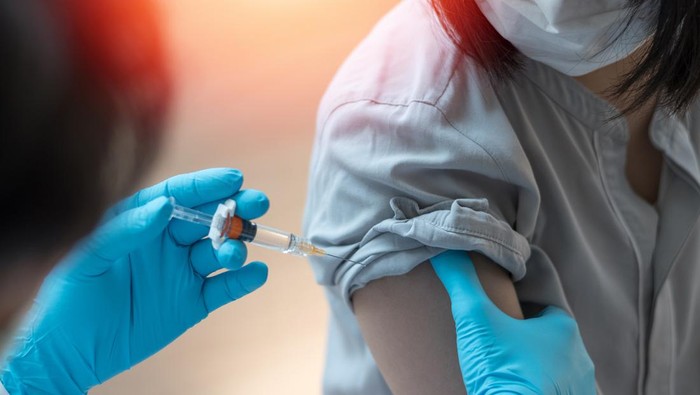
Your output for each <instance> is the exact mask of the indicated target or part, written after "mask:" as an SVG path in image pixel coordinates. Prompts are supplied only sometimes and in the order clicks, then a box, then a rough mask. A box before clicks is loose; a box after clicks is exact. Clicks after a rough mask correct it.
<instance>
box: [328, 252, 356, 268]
mask: <svg viewBox="0 0 700 395" xmlns="http://www.w3.org/2000/svg"><path fill="white" fill-rule="evenodd" d="M325 255H326V256H330V257H333V258H335V259H340V260H341V261H348V262H352V263H355V264H358V265H361V263H360V262H357V261H353V260H352V259H348V258H343V257H340V256H338V255H333V254H329V253H327V252H326V253H325Z"/></svg>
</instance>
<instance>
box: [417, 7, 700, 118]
mask: <svg viewBox="0 0 700 395" xmlns="http://www.w3.org/2000/svg"><path fill="white" fill-rule="evenodd" d="M431 2H432V5H433V8H434V9H435V11H436V13H437V15H438V16H439V18H440V21H441V22H442V24H443V27H444V28H445V30H446V31H447V32H448V34H449V35H450V37H451V38H452V39H453V41H454V42H455V43H456V44H457V45H458V47H459V48H460V49H461V50H462V51H463V52H464V53H465V54H466V55H467V56H469V57H471V58H472V59H474V61H475V62H476V63H477V64H479V65H480V66H481V67H482V68H483V69H485V70H486V71H487V72H488V73H489V74H490V75H491V76H492V77H498V78H503V77H507V76H509V75H510V74H511V73H512V72H513V71H514V70H515V69H516V68H517V67H518V65H519V57H520V56H522V54H521V52H522V53H524V54H526V55H529V56H530V57H533V58H535V59H537V60H542V59H538V55H539V56H540V57H541V56H548V57H550V58H551V59H549V61H545V63H549V64H550V65H553V67H555V68H558V69H560V71H564V72H566V71H572V72H573V74H572V75H580V74H583V73H585V72H587V71H591V70H592V69H594V66H596V63H600V64H601V66H602V65H605V62H606V61H607V62H608V63H609V62H611V61H614V60H616V59H619V58H620V57H623V56H626V55H627V54H629V53H631V52H632V51H633V50H634V49H635V48H636V47H638V46H639V45H640V44H641V43H643V42H645V41H646V39H648V42H647V43H646V44H645V48H649V49H648V51H647V53H646V54H645V56H644V57H643V58H642V61H641V62H639V64H637V65H636V67H635V68H634V69H633V70H632V71H631V72H629V73H628V74H627V75H625V76H624V77H623V78H622V79H621V80H620V81H619V84H618V85H617V86H615V87H614V88H613V90H614V91H613V92H612V94H613V95H615V96H625V101H624V102H625V103H629V105H628V108H626V109H625V112H630V111H633V110H634V109H636V108H638V107H640V106H641V105H643V104H644V103H645V102H646V100H648V99H649V98H652V97H654V98H656V99H657V100H658V101H659V103H660V104H661V105H662V106H663V107H666V108H667V109H669V110H671V111H674V112H681V111H683V110H685V109H686V108H687V107H688V105H689V104H690V103H691V102H692V101H693V100H694V99H695V98H696V96H697V92H698V90H699V89H700V73H699V72H698V71H697V70H700V0H660V1H654V0H606V1H604V2H587V1H584V0H555V1H553V2H542V1H538V0H529V1H520V2H511V1H509V0H431ZM499 32H500V33H499ZM523 33H524V34H523ZM567 35H568V36H567ZM504 37H505V38H504ZM538 37H539V38H538ZM601 38H604V39H601ZM509 40H510V41H509ZM518 49H520V50H521V51H519V50H518ZM589 49H590V50H595V51H593V52H591V53H589V54H588V55H587V56H585V55H584V54H586V53H587V50H589ZM557 54H559V55H560V56H561V58H560V59H555V57H556V56H557ZM578 55H580V56H581V61H580V62H577V59H576V57H577V56H578ZM593 59H595V62H593V61H589V60H593ZM557 66H559V67H557ZM576 72H578V74H576Z"/></svg>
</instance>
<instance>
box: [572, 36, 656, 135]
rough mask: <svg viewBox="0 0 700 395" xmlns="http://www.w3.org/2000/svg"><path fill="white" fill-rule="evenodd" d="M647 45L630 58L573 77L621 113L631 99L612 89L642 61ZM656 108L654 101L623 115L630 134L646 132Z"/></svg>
mask: <svg viewBox="0 0 700 395" xmlns="http://www.w3.org/2000/svg"><path fill="white" fill-rule="evenodd" d="M646 50H647V45H643V46H641V47H639V48H638V49H637V50H636V51H635V52H633V53H632V54H631V55H630V56H628V57H626V58H624V59H622V60H620V61H618V62H615V63H613V64H611V65H608V66H605V67H603V68H601V69H598V70H596V71H593V72H591V73H588V74H584V75H582V76H578V77H574V79H575V80H576V81H578V82H579V83H580V84H581V85H583V86H584V87H586V88H588V90H590V91H591V92H593V93H595V94H596V95H597V96H599V97H600V98H602V99H604V100H605V101H607V102H608V103H610V104H611V105H612V106H613V107H615V108H616V109H617V110H618V111H623V110H624V109H625V108H626V107H627V105H628V103H630V101H631V99H632V95H631V94H627V93H623V94H622V95H615V94H614V89H615V86H617V85H618V84H619V83H620V82H622V80H623V79H624V78H625V77H626V76H627V75H628V74H629V73H630V72H632V71H633V70H634V68H635V67H636V66H637V65H638V64H639V62H641V61H642V59H643V57H644V54H645V53H646ZM655 107H656V99H655V98H654V99H651V100H649V101H647V102H646V103H645V104H644V105H643V106H640V107H638V108H634V109H633V110H632V111H629V112H628V113H626V114H625V118H626V119H627V124H628V126H629V129H630V133H631V134H635V133H642V132H646V131H648V129H649V124H650V123H651V118H652V116H653V114H654V109H655Z"/></svg>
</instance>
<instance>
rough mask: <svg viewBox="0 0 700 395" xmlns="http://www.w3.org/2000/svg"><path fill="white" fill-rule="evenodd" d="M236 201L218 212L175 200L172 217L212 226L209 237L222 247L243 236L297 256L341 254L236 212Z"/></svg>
mask: <svg viewBox="0 0 700 395" xmlns="http://www.w3.org/2000/svg"><path fill="white" fill-rule="evenodd" d="M235 211H236V202H235V201H233V200H227V201H226V203H224V204H220V205H219V207H218V209H217V210H216V213H214V215H209V214H206V213H203V212H201V211H197V210H193V209H191V208H187V207H183V206H180V205H178V204H176V203H175V201H173V214H172V218H177V219H180V220H183V221H187V222H191V223H194V224H199V225H203V226H207V227H209V238H210V239H211V241H212V244H213V245H214V248H216V249H218V248H219V247H220V246H221V244H222V243H223V242H224V241H225V240H226V239H235V240H240V241H243V242H246V243H250V244H253V245H257V246H260V247H265V248H268V249H270V250H274V251H279V252H282V253H284V254H290V255H297V256H332V257H334V258H338V259H343V260H347V259H345V258H341V257H339V256H335V255H332V254H328V253H327V252H326V251H324V250H323V249H321V248H319V247H316V246H315V245H313V244H311V242H309V241H308V240H306V239H304V238H302V237H299V236H297V235H295V234H293V233H289V232H284V231H281V230H278V229H274V228H270V227H267V226H263V225H259V224H257V223H255V222H251V221H248V220H246V219H242V218H240V217H237V216H235V215H234V213H235Z"/></svg>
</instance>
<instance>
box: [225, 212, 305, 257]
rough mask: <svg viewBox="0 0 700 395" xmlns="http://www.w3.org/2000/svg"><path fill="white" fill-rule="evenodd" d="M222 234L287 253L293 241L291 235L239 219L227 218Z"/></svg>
mask: <svg viewBox="0 0 700 395" xmlns="http://www.w3.org/2000/svg"><path fill="white" fill-rule="evenodd" d="M224 233H225V234H226V236H227V237H228V238H230V239H236V240H240V241H244V242H246V243H250V244H254V245H258V246H260V247H265V248H269V249H272V250H276V251H280V252H287V251H288V250H289V248H290V246H291V244H292V241H293V236H292V234H291V233H288V232H284V231H281V230H279V229H275V228H270V227H267V226H264V225H258V224H256V223H255V222H251V221H248V220H245V219H242V218H240V217H231V218H229V220H228V223H227V225H226V226H225V228H224Z"/></svg>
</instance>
